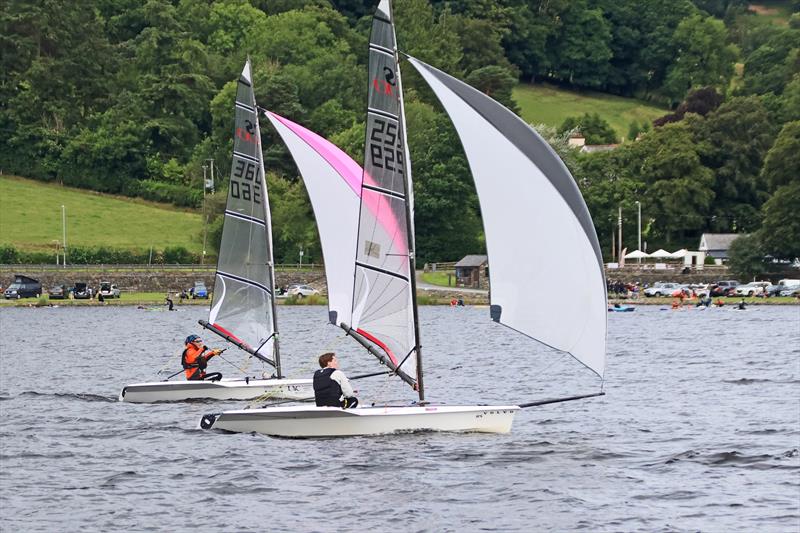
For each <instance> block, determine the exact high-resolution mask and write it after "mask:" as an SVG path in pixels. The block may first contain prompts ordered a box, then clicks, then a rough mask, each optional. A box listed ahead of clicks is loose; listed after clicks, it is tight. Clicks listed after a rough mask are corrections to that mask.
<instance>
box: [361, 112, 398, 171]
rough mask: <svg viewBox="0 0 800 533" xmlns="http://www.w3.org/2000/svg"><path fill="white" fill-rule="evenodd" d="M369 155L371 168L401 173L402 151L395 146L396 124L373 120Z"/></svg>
mask: <svg viewBox="0 0 800 533" xmlns="http://www.w3.org/2000/svg"><path fill="white" fill-rule="evenodd" d="M369 140H370V143H369V153H370V158H371V160H372V166H375V167H378V168H385V169H386V170H391V171H397V172H398V173H400V174H402V173H403V150H401V149H400V147H399V146H395V143H396V141H397V124H394V123H392V122H388V121H386V120H381V119H379V118H376V119H373V128H372V132H371V133H370V136H369Z"/></svg>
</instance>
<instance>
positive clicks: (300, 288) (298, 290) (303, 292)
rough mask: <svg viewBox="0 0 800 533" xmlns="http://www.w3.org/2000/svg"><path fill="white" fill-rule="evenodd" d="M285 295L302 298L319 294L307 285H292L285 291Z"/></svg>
mask: <svg viewBox="0 0 800 533" xmlns="http://www.w3.org/2000/svg"><path fill="white" fill-rule="evenodd" d="M286 294H288V295H289V296H297V297H298V298H303V297H305V296H312V295H314V294H319V291H318V290H317V289H315V288H314V287H311V286H309V285H292V286H290V287H289V290H287V291H286Z"/></svg>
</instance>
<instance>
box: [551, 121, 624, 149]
mask: <svg viewBox="0 0 800 533" xmlns="http://www.w3.org/2000/svg"><path fill="white" fill-rule="evenodd" d="M574 129H577V130H579V131H580V132H581V134H582V135H583V136H584V137H585V138H586V144H612V143H615V142H617V134H616V132H615V131H614V128H612V127H611V124H609V123H608V122H607V121H606V120H605V119H603V118H601V117H600V115H598V114H597V113H585V114H584V115H583V116H581V117H568V118H567V119H565V120H564V122H563V123H562V124H561V127H560V128H559V129H558V130H559V132H562V133H563V132H567V131H570V130H574Z"/></svg>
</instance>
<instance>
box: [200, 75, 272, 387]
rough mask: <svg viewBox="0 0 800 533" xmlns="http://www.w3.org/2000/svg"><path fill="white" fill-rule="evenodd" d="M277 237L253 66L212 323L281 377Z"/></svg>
mask: <svg viewBox="0 0 800 533" xmlns="http://www.w3.org/2000/svg"><path fill="white" fill-rule="evenodd" d="M271 235H272V228H271V224H270V213H269V203H268V201H267V189H266V182H265V180H264V164H263V156H262V153H261V133H260V131H259V125H258V114H257V111H256V102H255V97H254V95H253V86H252V76H251V71H250V61H249V60H248V61H247V63H246V64H245V67H244V70H243V71H242V75H241V76H240V77H239V82H238V88H237V91H236V122H235V130H234V138H233V163H232V165H231V174H230V184H229V187H228V202H227V205H226V207H225V219H224V226H223V229H222V240H221V242H220V250H219V261H218V263H217V272H216V277H215V279H214V297H213V301H212V305H211V312H210V314H209V322H210V323H211V324H212V325H213V326H214V327H215V328H217V329H218V330H221V331H222V332H223V333H226V334H228V335H230V336H231V337H233V338H234V339H236V340H239V341H240V342H243V343H244V344H246V345H248V346H249V347H250V348H252V349H253V351H254V352H255V353H256V354H257V355H258V356H259V357H260V358H266V359H271V360H273V361H274V362H275V364H276V366H277V367H278V375H279V376H280V360H279V357H278V347H277V343H276V341H275V332H276V324H275V319H274V301H273V294H274V292H273V287H274V285H275V283H274V274H273V270H272V242H271Z"/></svg>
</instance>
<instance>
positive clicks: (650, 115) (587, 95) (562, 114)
mask: <svg viewBox="0 0 800 533" xmlns="http://www.w3.org/2000/svg"><path fill="white" fill-rule="evenodd" d="M514 98H515V99H516V101H517V103H518V104H519V106H520V108H521V109H522V118H524V119H525V121H526V122H528V123H531V124H547V125H550V126H555V127H559V126H561V124H562V123H563V122H564V119H566V118H567V117H575V116H581V115H583V114H584V113H597V114H598V115H600V117H602V118H603V119H605V120H606V121H608V123H609V124H611V127H612V128H614V131H616V132H617V136H618V137H619V138H620V139H622V138H624V137H626V136H627V135H628V128H629V127H630V124H631V122H637V123H639V124H641V123H642V122H645V121H646V122H651V121H652V120H653V119H656V118H658V117H661V116H663V115H666V114H667V113H668V112H669V111H668V110H667V109H662V108H660V107H656V106H654V105H652V104H650V103H647V102H643V101H641V100H634V99H632V98H622V97H620V96H612V95H609V94H604V93H595V92H589V91H581V92H577V91H567V90H564V89H560V88H557V87H555V86H553V85H549V84H537V85H526V84H521V85H517V87H516V88H515V89H514Z"/></svg>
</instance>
